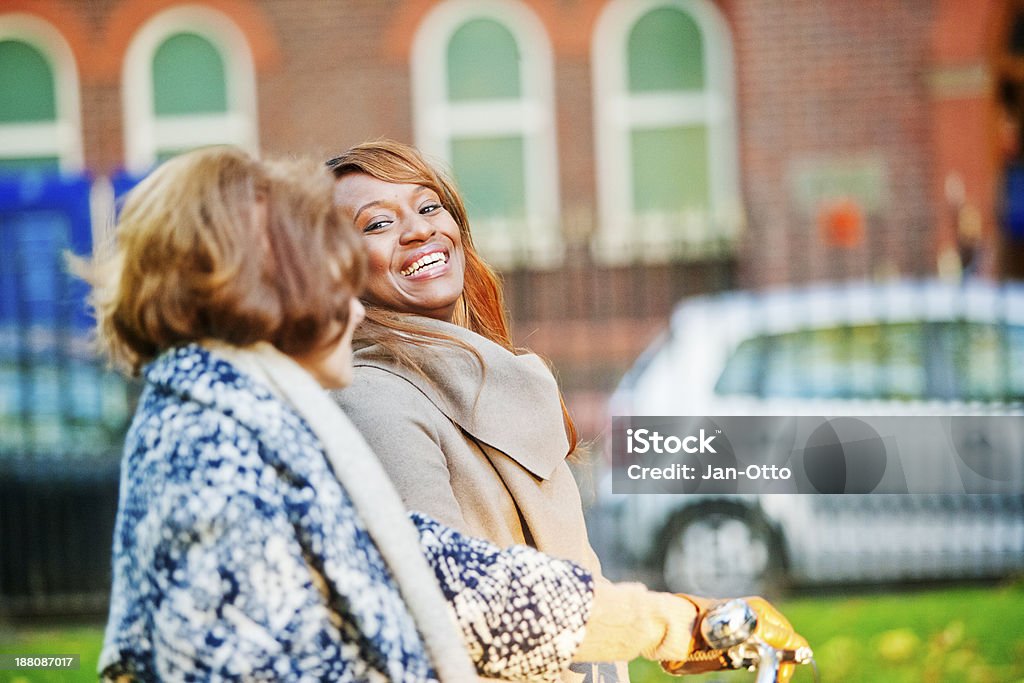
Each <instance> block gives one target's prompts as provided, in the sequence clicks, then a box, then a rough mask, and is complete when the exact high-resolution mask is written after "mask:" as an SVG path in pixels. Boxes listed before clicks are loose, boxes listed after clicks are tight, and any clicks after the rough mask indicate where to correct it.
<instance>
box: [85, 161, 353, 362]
mask: <svg viewBox="0 0 1024 683" xmlns="http://www.w3.org/2000/svg"><path fill="white" fill-rule="evenodd" d="M333 185H334V183H333V179H332V178H331V176H330V174H329V173H325V172H324V170H323V167H322V166H320V165H319V164H316V163H314V162H312V161H305V162H303V161H287V162H285V161H280V162H264V161H259V160H257V159H254V158H253V157H251V156H249V155H248V154H246V153H245V152H243V151H241V150H239V149H236V148H233V147H207V148H203V149H199V150H195V151H192V152H188V153H185V154H182V155H180V156H178V157H175V158H173V159H171V160H169V161H167V162H166V163H164V164H163V165H161V166H160V167H159V168H157V169H156V170H155V171H153V173H151V174H150V175H149V176H148V177H146V178H145V179H144V180H143V181H142V182H141V183H139V184H138V185H137V186H136V187H135V188H133V189H132V190H131V191H130V192H129V193H128V195H127V196H126V198H125V201H124V205H123V208H122V209H121V212H120V216H119V218H118V221H117V225H116V227H115V230H114V233H113V236H112V239H110V240H108V241H107V242H106V243H104V244H103V245H101V247H100V248H99V249H98V250H97V253H96V254H95V255H94V257H93V258H92V259H91V260H88V261H86V260H84V259H73V263H72V266H73V268H74V270H76V271H77V272H78V274H79V275H81V276H82V277H83V278H85V279H86V280H87V281H88V282H89V283H90V284H91V285H92V287H93V289H92V293H91V295H90V301H91V303H92V305H93V308H94V309H95V315H96V322H97V331H98V335H97V336H98V342H99V344H100V346H101V348H102V349H103V350H104V351H105V352H106V353H107V355H108V356H109V357H110V358H111V359H112V360H114V361H115V362H116V363H118V364H120V365H122V366H126V367H127V369H128V370H129V371H130V372H131V373H132V374H137V373H138V372H139V369H140V368H141V366H142V365H144V364H145V363H147V362H149V361H150V360H152V359H153V358H155V357H156V356H157V355H159V354H160V353H162V352H163V351H165V350H166V349H169V348H171V347H174V346H178V345H181V344H185V343H189V342H193V341H200V340H203V339H215V340H219V341H223V342H227V343H229V344H232V345H235V346H248V345H250V344H253V343H256V342H260V341H268V342H270V343H272V344H273V345H274V346H276V347H277V348H278V349H280V350H281V351H282V352H284V353H286V354H289V355H302V354H305V353H309V352H311V351H315V350H317V349H318V348H320V347H323V346H327V345H328V344H331V343H334V342H336V341H337V339H338V338H340V336H341V334H342V333H343V331H344V330H345V328H346V326H347V322H348V316H349V310H350V304H351V300H352V298H353V297H354V296H356V295H357V294H358V293H359V291H361V289H362V285H363V280H364V276H365V256H364V251H363V247H362V243H361V241H360V239H359V237H358V235H357V234H356V232H355V228H354V227H353V226H352V224H351V223H350V222H347V221H345V220H344V219H343V218H342V217H341V214H340V212H339V211H338V210H337V208H336V207H335V206H334V200H333ZM337 323H341V326H340V328H339V327H338V325H337Z"/></svg>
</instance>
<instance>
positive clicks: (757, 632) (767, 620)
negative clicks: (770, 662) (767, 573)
mask: <svg viewBox="0 0 1024 683" xmlns="http://www.w3.org/2000/svg"><path fill="white" fill-rule="evenodd" d="M743 599H744V600H746V601H747V604H748V605H750V607H751V608H752V609H753V610H754V613H755V614H757V628H756V629H754V636H755V637H759V638H760V639H761V640H763V641H764V642H766V643H768V644H769V645H771V646H772V647H774V648H775V649H776V650H780V651H791V652H797V651H799V650H800V648H808V649H810V646H809V645H808V644H807V640H806V639H805V638H804V637H803V636H801V635H800V634H799V633H797V632H796V631H794V630H793V625H792V624H790V623H789V620H788V619H786V617H784V616H782V614H781V613H780V612H779V611H778V610H777V609H775V607H774V606H772V604H771V603H770V602H768V601H767V600H765V599H764V598H762V597H756V596H755V597H749V598H743ZM795 671H796V664H793V663H791V662H787V663H784V664H782V665H781V666H780V667H779V676H778V679H777V680H778V681H780V683H786V681H788V680H789V679H790V678H792V677H793V673H794V672H795Z"/></svg>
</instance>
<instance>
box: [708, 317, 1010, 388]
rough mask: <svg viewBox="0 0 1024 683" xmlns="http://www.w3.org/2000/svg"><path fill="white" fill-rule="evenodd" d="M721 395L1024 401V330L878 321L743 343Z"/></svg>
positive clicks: (719, 385) (972, 324)
mask: <svg viewBox="0 0 1024 683" xmlns="http://www.w3.org/2000/svg"><path fill="white" fill-rule="evenodd" d="M715 392H716V393H719V394H747V395H753V396H762V397H766V398H819V399H836V398H849V399H889V400H922V399H939V400H963V401H1020V400H1024V326H1019V325H1015V326H1010V325H1005V324H990V323H977V322H969V321H962V322H911V323H898V324H896V323H893V324H886V323H878V324H870V325H858V326H850V327H834V328H823V329H809V330H803V331H798V332H791V333H786V334H778V335H762V336H759V337H754V338H751V339H747V340H745V341H744V342H742V343H741V344H740V345H739V347H737V349H736V351H735V352H734V353H733V355H732V357H731V358H730V359H729V361H728V363H727V364H726V367H725V370H724V371H723V372H722V375H721V377H720V378H719V380H718V383H717V384H716V386H715Z"/></svg>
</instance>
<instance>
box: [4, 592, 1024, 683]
mask: <svg viewBox="0 0 1024 683" xmlns="http://www.w3.org/2000/svg"><path fill="white" fill-rule="evenodd" d="M780 607H781V609H782V610H783V612H784V613H785V614H786V616H787V617H789V619H790V621H792V622H793V625H794V626H795V627H796V628H797V630H798V631H800V633H802V634H803V635H804V636H805V637H806V638H807V639H808V640H809V641H810V643H811V646H812V647H813V648H814V651H815V655H816V657H817V659H818V664H819V667H820V669H821V680H822V681H823V683H828V682H833V681H834V682H840V681H841V682H843V683H859V682H875V681H877V682H879V683H881V682H883V681H884V682H886V683H889V682H891V683H1024V584H1017V585H1015V586H1005V587H998V588H951V589H945V590H927V591H912V592H901V593H889V594H881V595H859V596H854V597H813V598H802V599H792V600H788V601H784V602H782V603H780ZM102 640H103V630H102V628H101V627H100V626H95V627H89V626H81V627H71V628H39V627H37V628H22V629H17V630H14V629H12V628H10V627H6V628H5V627H4V626H3V625H0V653H20V654H36V655H39V654H79V655H81V657H82V660H81V668H80V669H79V670H78V671H62V672H56V671H30V672H13V671H0V681H6V682H10V683H15V682H18V683H27V682H32V683H34V682H35V681H40V682H45V683H48V682H50V681H95V680H96V674H95V673H94V672H95V671H96V661H97V658H98V656H99V650H100V645H101V642H102ZM804 669H807V667H804ZM630 672H631V674H632V679H633V683H656V682H662V683H667V682H668V681H677V682H678V681H680V680H692V681H694V682H695V683H711V681H729V682H730V683H732V682H734V681H753V674H750V673H747V672H738V673H730V674H728V675H722V674H708V675H705V676H699V677H690V678H687V679H679V678H674V677H672V676H668V675H665V674H663V673H661V671H660V669H659V668H658V665H657V664H654V663H652V662H646V661H643V660H637V661H634V662H633V663H632V664H631V665H630ZM812 680H813V676H812V675H811V672H810V671H809V669H807V670H802V671H800V672H798V674H797V676H796V677H795V678H794V683H804V682H807V681H812Z"/></svg>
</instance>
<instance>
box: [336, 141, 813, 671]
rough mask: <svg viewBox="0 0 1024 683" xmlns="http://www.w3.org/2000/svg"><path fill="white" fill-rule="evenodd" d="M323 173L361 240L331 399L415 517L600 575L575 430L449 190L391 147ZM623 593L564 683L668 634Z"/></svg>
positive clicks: (350, 155) (361, 151)
mask: <svg viewBox="0 0 1024 683" xmlns="http://www.w3.org/2000/svg"><path fill="white" fill-rule="evenodd" d="M327 164H328V166H329V167H330V168H331V169H332V170H333V172H334V175H335V177H336V178H337V182H336V183H335V194H334V197H335V202H336V203H337V204H338V206H339V207H341V210H342V214H344V215H345V216H346V217H348V218H350V219H352V220H353V221H354V222H355V225H356V227H357V228H358V229H359V230H360V231H361V234H362V236H363V243H364V245H365V246H366V249H367V253H368V266H369V267H368V273H367V284H366V290H365V292H364V294H363V300H364V302H365V303H366V307H367V310H366V322H365V323H364V324H363V325H362V326H361V327H360V328H359V329H358V330H357V332H356V336H355V339H354V341H353V347H354V349H355V360H354V361H353V381H352V384H351V385H349V387H347V388H346V389H344V390H341V391H337V392H334V394H333V395H334V398H335V400H336V401H337V402H338V404H339V405H341V407H342V408H343V409H344V411H345V412H346V413H347V414H348V416H349V417H350V418H351V419H352V421H353V422H354V423H355V424H356V426H357V427H358V428H359V429H360V431H362V433H363V435H364V436H365V437H366V439H367V441H368V442H369V443H370V445H371V446H372V447H373V449H374V451H375V452H376V454H377V456H378V457H379V458H380V460H381V463H382V464H383V465H384V469H385V470H386V471H387V472H388V474H389V475H390V476H391V478H392V480H393V481H394V483H395V485H396V487H397V489H398V492H399V494H400V495H401V497H402V499H403V501H404V502H405V504H406V505H407V506H408V507H409V508H410V509H411V510H414V511H419V512H423V513H426V514H429V515H431V516H432V517H434V518H436V519H438V520H440V521H442V522H443V523H445V524H447V525H449V526H451V527H453V528H455V529H457V530H459V531H461V532H463V533H467V534H470V535H474V536H480V537H483V538H486V539H487V540H490V541H492V542H494V543H496V544H498V545H499V546H502V547H509V546H523V545H529V546H533V547H535V548H537V549H540V550H542V551H544V552H546V553H549V554H551V555H554V556H555V557H562V558H565V559H568V560H572V561H574V562H577V563H579V564H580V565H582V566H583V567H585V568H587V570H588V571H590V572H592V573H593V574H594V575H595V576H598V577H599V576H600V566H599V563H598V561H597V557H596V555H595V554H594V551H593V550H592V549H591V547H590V543H589V541H588V539H587V530H586V527H585V525H584V522H583V509H582V504H581V501H580V496H579V490H578V489H577V487H576V482H575V481H574V480H573V477H572V473H571V472H570V470H569V467H568V465H567V464H566V458H567V457H568V456H569V455H570V454H572V452H573V451H574V450H575V448H576V431H575V428H574V427H573V424H572V420H571V419H570V418H569V415H568V413H567V411H566V410H565V405H564V403H563V402H562V400H561V394H560V392H559V390H558V386H557V384H556V382H555V378H554V376H553V375H552V374H551V371H550V370H549V369H548V368H547V366H546V365H545V364H544V362H543V361H541V359H540V358H538V357H537V356H535V355H533V354H530V353H519V352H517V351H516V350H515V349H514V348H513V345H512V341H511V338H510V335H509V326H508V321H507V319H506V317H505V310H504V303H503V300H502V291H501V286H500V284H499V281H498V278H497V276H496V275H495V273H494V272H493V271H492V270H491V268H490V267H489V266H488V265H487V264H486V263H485V262H484V261H483V260H482V259H481V258H480V256H479V255H478V254H477V252H476V249H475V248H474V247H473V240H472V237H471V235H470V229H469V221H468V219H467V217H466V211H465V207H464V206H463V203H462V199H461V198H460V196H459V193H458V190H456V188H455V186H454V185H453V184H452V182H451V181H449V180H448V179H447V178H445V177H444V175H443V174H441V173H440V172H438V171H437V170H436V169H434V168H433V167H431V166H430V164H428V163H427V162H426V161H425V160H424V159H423V157H422V156H421V155H420V153H419V152H418V151H417V150H415V149H413V148H412V147H409V146H407V145H403V144H400V143H397V142H391V141H376V142H369V143H365V144H362V145H358V146H356V147H353V148H352V149H350V150H348V151H347V152H345V153H344V154H342V155H341V156H339V157H336V158H335V159H332V160H330V161H329V162H327ZM599 581H600V583H599V587H600V590H610V584H608V583H607V582H604V581H603V579H599ZM632 590H634V591H635V592H634V593H632V594H631V596H630V597H629V598H628V600H627V602H628V603H629V604H626V603H625V602H622V603H616V605H615V607H614V608H613V609H612V610H611V612H612V613H615V614H616V615H617V617H618V618H621V617H622V616H623V615H630V614H634V615H636V616H635V619H634V620H633V621H632V623H631V624H630V626H629V627H628V628H625V629H623V630H621V631H619V632H618V633H617V641H618V642H617V643H615V644H612V643H610V642H608V641H605V644H604V646H603V647H595V648H585V647H584V648H581V649H580V650H579V651H577V653H576V655H577V660H583V661H576V662H575V663H574V664H573V665H572V667H571V670H565V671H563V672H562V678H563V680H565V681H580V680H597V679H598V678H600V679H601V680H603V681H605V682H606V683H613V682H615V681H624V680H626V678H627V676H628V672H627V669H626V666H625V662H623V661H621V660H623V659H627V658H629V657H630V656H631V655H629V654H627V653H628V652H629V651H630V647H632V648H633V649H632V651H633V652H636V651H637V648H638V647H640V648H641V649H642V648H643V646H642V645H639V643H641V641H644V639H645V638H646V636H644V635H643V634H644V633H651V632H655V633H660V632H663V631H664V627H663V626H658V625H657V624H658V620H659V618H660V617H659V612H660V608H657V607H653V605H655V604H661V601H662V600H663V599H664V598H658V597H651V596H656V595H661V594H654V593H649V592H647V591H646V590H645V589H643V588H642V587H635V586H634V587H633V588H632ZM645 596H646V597H645ZM666 597H669V598H670V600H669V604H671V601H672V600H677V599H676V598H675V597H674V596H666ZM645 601H652V602H645ZM600 602H601V600H598V603H600ZM691 602H693V600H691ZM644 604H647V605H652V606H651V607H649V608H648V607H641V605H644ZM694 604H695V605H696V606H697V607H698V608H700V606H701V603H700V601H697V602H694ZM672 609H678V607H676V608H669V611H671V610H672ZM662 613H663V612H662ZM631 618H632V617H631ZM599 621H601V619H600V618H599V617H598V618H595V619H594V620H593V621H592V623H593V622H599ZM791 634H792V631H791V630H789V631H787V637H788V635H791ZM794 642H796V641H794ZM624 646H626V647H624ZM595 659H600V660H603V661H615V660H620V661H619V662H618V663H617V664H615V665H608V664H602V665H600V668H598V667H599V665H598V664H596V663H590V661H588V660H595ZM704 670H708V669H704ZM696 671H697V670H693V671H690V670H686V672H696ZM787 675H788V674H787Z"/></svg>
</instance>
